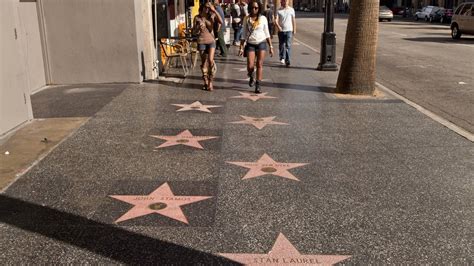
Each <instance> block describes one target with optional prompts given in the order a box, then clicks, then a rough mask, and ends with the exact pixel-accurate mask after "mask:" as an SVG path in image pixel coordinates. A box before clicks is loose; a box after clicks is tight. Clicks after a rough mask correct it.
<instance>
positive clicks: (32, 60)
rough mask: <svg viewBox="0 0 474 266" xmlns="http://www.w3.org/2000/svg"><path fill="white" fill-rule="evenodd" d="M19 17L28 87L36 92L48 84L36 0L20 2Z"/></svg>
mask: <svg viewBox="0 0 474 266" xmlns="http://www.w3.org/2000/svg"><path fill="white" fill-rule="evenodd" d="M19 18H20V28H21V36H22V37H23V41H22V42H21V43H22V50H23V51H24V57H25V58H24V60H25V65H26V70H27V79H28V87H29V90H30V91H31V92H34V91H36V90H38V89H41V88H42V87H44V86H45V85H46V77H45V71H44V60H43V50H42V44H41V36H40V31H39V28H40V27H39V23H38V12H37V6H36V2H35V1H31V2H19Z"/></svg>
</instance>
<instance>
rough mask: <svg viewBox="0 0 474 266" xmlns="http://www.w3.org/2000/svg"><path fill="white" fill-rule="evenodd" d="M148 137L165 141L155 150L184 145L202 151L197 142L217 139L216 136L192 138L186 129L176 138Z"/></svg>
mask: <svg viewBox="0 0 474 266" xmlns="http://www.w3.org/2000/svg"><path fill="white" fill-rule="evenodd" d="M150 137H153V138H157V139H162V140H166V142H165V143H163V144H161V145H160V146H158V147H156V149H160V148H165V147H169V146H175V145H185V146H190V147H193V148H197V149H204V148H203V147H202V146H201V144H200V143H199V141H203V140H208V139H215V138H218V137H217V136H193V134H192V133H191V132H190V131H189V130H187V129H186V130H185V131H183V132H181V133H179V134H178V135H176V136H156V135H150Z"/></svg>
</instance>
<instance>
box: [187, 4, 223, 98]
mask: <svg viewBox="0 0 474 266" xmlns="http://www.w3.org/2000/svg"><path fill="white" fill-rule="evenodd" d="M214 23H219V24H222V20H221V17H220V16H219V14H217V11H216V9H215V8H214V5H212V4H211V3H209V2H208V3H205V4H202V5H201V6H200V7H199V14H198V15H197V16H195V17H194V22H193V33H194V34H195V35H196V36H197V43H198V50H199V54H200V55H201V63H202V64H201V71H202V79H203V82H204V86H203V90H208V91H212V90H213V84H212V80H213V79H214V76H215V74H216V72H217V66H216V64H215V62H214V54H215V51H216V41H215V37H214V34H213V29H214Z"/></svg>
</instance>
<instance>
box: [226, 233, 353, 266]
mask: <svg viewBox="0 0 474 266" xmlns="http://www.w3.org/2000/svg"><path fill="white" fill-rule="evenodd" d="M219 255H220V256H222V257H225V258H228V259H231V260H233V261H236V262H239V263H242V264H244V265H334V264H336V263H338V262H341V261H343V260H346V259H348V258H350V257H351V256H346V255H303V254H301V253H300V252H299V251H298V250H297V249H296V248H295V247H294V246H293V245H292V244H291V243H290V241H288V239H287V238H286V237H285V236H284V235H283V234H282V233H280V234H279V235H278V238H277V240H276V241H275V244H274V245H273V248H272V249H271V250H270V252H269V253H268V254H251V253H235V254H234V253H221V254H219Z"/></svg>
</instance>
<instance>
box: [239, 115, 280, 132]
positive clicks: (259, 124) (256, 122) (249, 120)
mask: <svg viewBox="0 0 474 266" xmlns="http://www.w3.org/2000/svg"><path fill="white" fill-rule="evenodd" d="M240 117H242V118H243V119H244V120H242V121H235V122H230V123H231V124H249V125H253V126H254V127H256V128H258V129H262V128H264V127H265V126H266V125H288V124H287V123H283V122H277V121H273V120H274V119H275V118H276V116H269V117H251V116H245V115H241V116H240Z"/></svg>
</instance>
